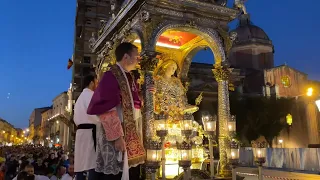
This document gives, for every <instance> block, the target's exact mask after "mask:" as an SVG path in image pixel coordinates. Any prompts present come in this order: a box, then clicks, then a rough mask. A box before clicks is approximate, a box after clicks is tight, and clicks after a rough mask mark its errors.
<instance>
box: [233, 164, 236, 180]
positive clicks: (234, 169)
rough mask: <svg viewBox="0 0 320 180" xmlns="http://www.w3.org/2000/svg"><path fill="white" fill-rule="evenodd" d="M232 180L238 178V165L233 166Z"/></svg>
mask: <svg viewBox="0 0 320 180" xmlns="http://www.w3.org/2000/svg"><path fill="white" fill-rule="evenodd" d="M232 180H237V172H236V167H232Z"/></svg>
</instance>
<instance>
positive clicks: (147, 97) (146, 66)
mask: <svg viewBox="0 0 320 180" xmlns="http://www.w3.org/2000/svg"><path fill="white" fill-rule="evenodd" d="M156 55H157V53H156V52H154V51H144V52H142V61H141V62H140V66H141V70H142V71H141V74H140V76H141V77H143V86H142V88H143V99H144V108H143V114H142V122H143V141H144V144H146V143H147V142H148V141H149V140H150V139H151V138H152V137H154V135H155V133H154V128H153V121H154V100H153V93H151V92H149V91H148V90H146V87H148V86H149V85H152V84H154V80H153V71H154V69H155V67H156V66H157V63H158V59H157V58H156Z"/></svg>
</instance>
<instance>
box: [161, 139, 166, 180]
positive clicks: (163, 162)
mask: <svg viewBox="0 0 320 180" xmlns="http://www.w3.org/2000/svg"><path fill="white" fill-rule="evenodd" d="M161 141H162V152H161V153H162V157H161V167H162V180H166V152H165V149H164V145H165V144H164V137H162V138H161Z"/></svg>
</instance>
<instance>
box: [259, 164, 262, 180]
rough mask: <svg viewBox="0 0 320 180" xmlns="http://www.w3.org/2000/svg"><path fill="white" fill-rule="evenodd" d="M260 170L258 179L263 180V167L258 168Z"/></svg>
mask: <svg viewBox="0 0 320 180" xmlns="http://www.w3.org/2000/svg"><path fill="white" fill-rule="evenodd" d="M258 170H259V175H258V179H259V180H263V177H262V166H260V165H259V166H258Z"/></svg>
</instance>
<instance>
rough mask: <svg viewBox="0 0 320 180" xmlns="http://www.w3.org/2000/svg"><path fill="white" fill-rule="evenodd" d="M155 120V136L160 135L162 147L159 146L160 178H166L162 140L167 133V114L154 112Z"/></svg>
mask: <svg viewBox="0 0 320 180" xmlns="http://www.w3.org/2000/svg"><path fill="white" fill-rule="evenodd" d="M154 118H155V121H154V124H155V127H156V133H157V136H159V137H160V140H161V144H162V148H161V151H162V152H161V154H162V155H161V168H162V179H163V180H165V179H166V171H165V170H166V153H165V147H164V144H165V143H164V140H165V137H166V136H167V134H168V128H167V116H166V115H165V114H164V113H160V114H155V115H154Z"/></svg>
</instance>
